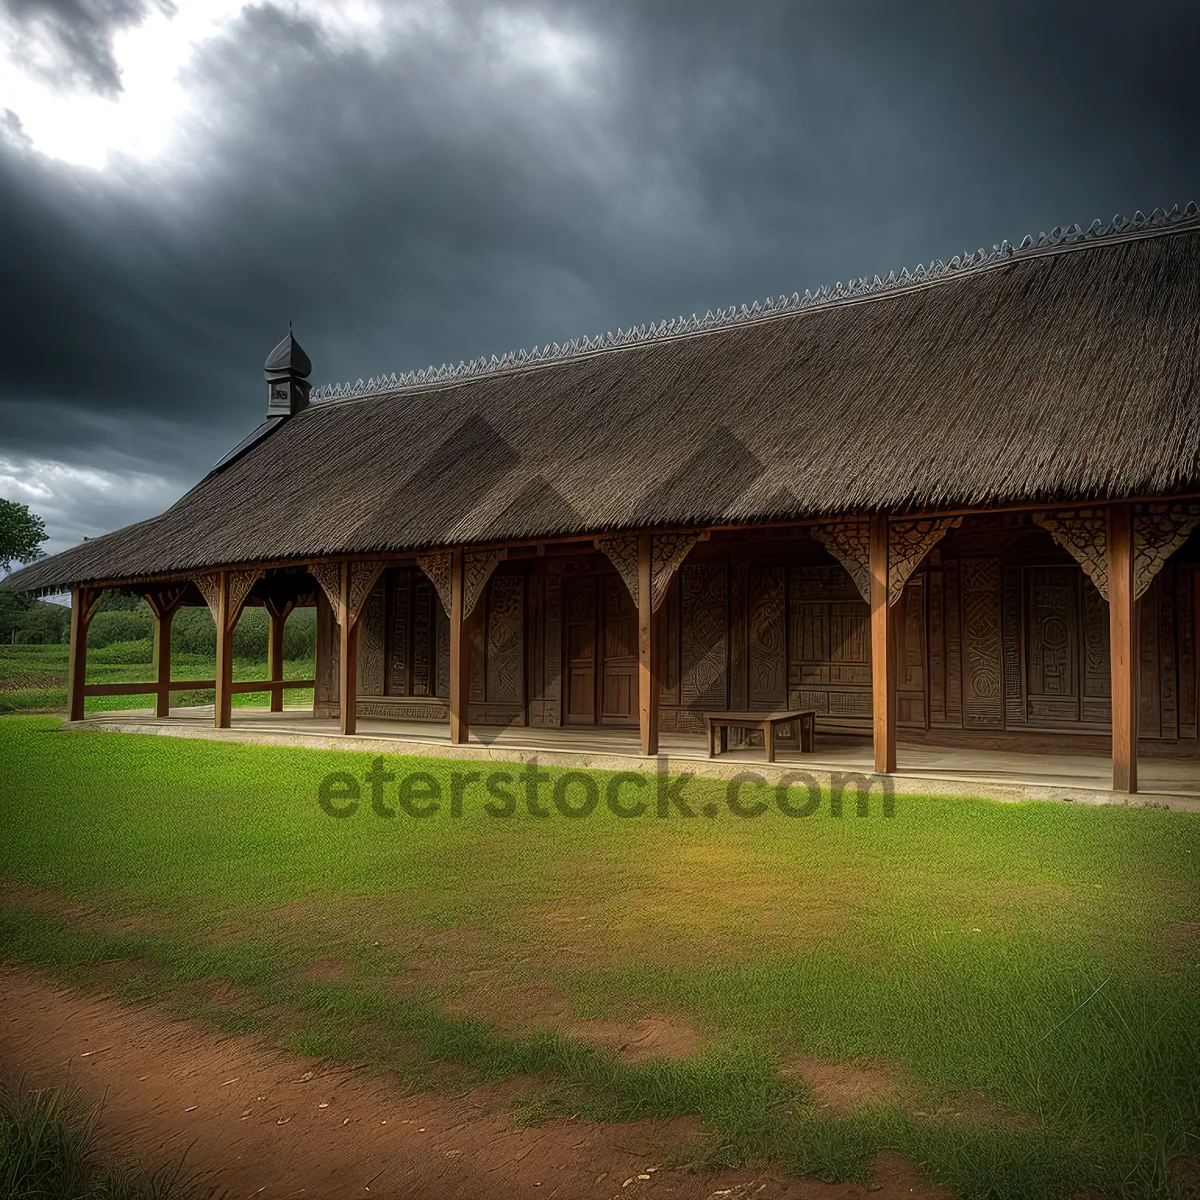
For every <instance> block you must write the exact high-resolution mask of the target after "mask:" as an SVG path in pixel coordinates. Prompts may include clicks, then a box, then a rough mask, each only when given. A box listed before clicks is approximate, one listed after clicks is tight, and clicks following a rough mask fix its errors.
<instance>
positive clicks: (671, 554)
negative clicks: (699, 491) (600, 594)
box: [595, 533, 699, 612]
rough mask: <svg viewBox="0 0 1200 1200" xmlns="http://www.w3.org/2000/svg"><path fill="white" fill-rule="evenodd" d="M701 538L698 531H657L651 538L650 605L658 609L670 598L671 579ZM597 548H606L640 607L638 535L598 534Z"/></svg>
mask: <svg viewBox="0 0 1200 1200" xmlns="http://www.w3.org/2000/svg"><path fill="white" fill-rule="evenodd" d="M698 540H699V535H698V534H695V533H656V534H653V535H652V536H651V538H650V608H651V611H653V612H658V610H659V609H660V608H661V607H662V605H663V602H664V601H665V600H666V598H667V591H668V589H669V588H670V585H671V579H672V577H673V576H674V574H675V572H676V571H677V570H679V567H680V565H681V564H682V563H683V560H684V559H685V558H687V556H688V553H689V552H690V551H691V548H692V547H693V546H694V545H695V544H696V542H697V541H698ZM595 545H596V549H597V550H603V551H604V553H605V554H606V555H607V556H608V560H609V561H610V562H611V563H612V565H613V566H614V567H616V569H617V574H618V575H620V576H621V578H622V580H624V583H625V586H626V587H627V588H628V589H629V595H630V596H631V597H632V599H633V603H634V605H635V606H636V605H637V604H638V599H639V595H640V591H641V588H640V585H639V583H638V535H637V534H636V533H617V534H611V535H607V536H605V537H598V538H596V541H595Z"/></svg>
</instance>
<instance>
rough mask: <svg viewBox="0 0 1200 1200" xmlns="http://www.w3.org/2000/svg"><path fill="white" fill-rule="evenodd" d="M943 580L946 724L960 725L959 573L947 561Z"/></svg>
mask: <svg viewBox="0 0 1200 1200" xmlns="http://www.w3.org/2000/svg"><path fill="white" fill-rule="evenodd" d="M944 574H945V578H946V724H947V725H949V726H951V727H952V728H955V729H961V728H962V726H963V649H962V571H961V570H960V569H959V560H958V559H947V560H946V562H945V566H944Z"/></svg>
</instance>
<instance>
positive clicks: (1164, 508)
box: [1133, 502, 1200, 600]
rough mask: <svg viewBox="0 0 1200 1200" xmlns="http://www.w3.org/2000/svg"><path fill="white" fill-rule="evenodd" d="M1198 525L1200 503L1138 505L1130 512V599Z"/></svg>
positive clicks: (1137, 594) (1152, 577) (1139, 595)
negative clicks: (1131, 518)
mask: <svg viewBox="0 0 1200 1200" xmlns="http://www.w3.org/2000/svg"><path fill="white" fill-rule="evenodd" d="M1198 524H1200V504H1198V503H1195V502H1190V503H1183V504H1139V505H1138V506H1137V507H1136V508H1135V509H1134V512H1133V598H1134V599H1135V600H1138V599H1140V598H1141V597H1142V595H1143V594H1144V593H1145V591H1146V589H1147V588H1148V587H1149V586H1150V584H1151V581H1152V580H1153V579H1154V577H1155V575H1157V574H1158V573H1159V571H1161V570H1162V568H1163V565H1164V564H1165V563H1166V561H1167V559H1168V558H1170V557H1171V555H1172V554H1174V553H1175V551H1176V550H1178V549H1179V547H1180V546H1182V545H1183V543H1184V542H1186V541H1187V539H1188V536H1189V535H1190V534H1191V532H1192V530H1193V529H1195V528H1196V526H1197V525H1198Z"/></svg>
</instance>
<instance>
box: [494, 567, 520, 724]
mask: <svg viewBox="0 0 1200 1200" xmlns="http://www.w3.org/2000/svg"><path fill="white" fill-rule="evenodd" d="M524 606H525V580H524V577H523V576H521V575H500V576H498V577H497V579H496V582H495V583H494V584H492V599H491V606H490V607H491V611H490V612H489V613H488V631H487V699H488V700H489V701H490V702H494V703H512V704H520V703H521V702H522V701H523V700H524V698H525V695H524V686H523V685H524V678H525V677H524V671H523V666H524V639H523V637H522V631H523V629H524V625H525V607H524Z"/></svg>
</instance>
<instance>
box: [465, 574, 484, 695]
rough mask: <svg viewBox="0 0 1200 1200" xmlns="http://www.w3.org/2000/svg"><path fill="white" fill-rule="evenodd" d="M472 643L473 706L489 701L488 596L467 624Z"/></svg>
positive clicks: (471, 690) (471, 692) (470, 692)
mask: <svg viewBox="0 0 1200 1200" xmlns="http://www.w3.org/2000/svg"><path fill="white" fill-rule="evenodd" d="M467 632H468V635H469V637H470V641H471V686H470V690H469V691H468V696H469V697H470V701H471V704H472V705H476V704H483V703H485V702H486V700H487V638H486V633H487V596H486V595H485V596H484V598H483V603H482V604H480V606H479V611H478V614H477V616H476V618H475V619H474V620H472V621H469V622H468V623H467Z"/></svg>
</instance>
